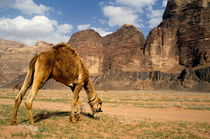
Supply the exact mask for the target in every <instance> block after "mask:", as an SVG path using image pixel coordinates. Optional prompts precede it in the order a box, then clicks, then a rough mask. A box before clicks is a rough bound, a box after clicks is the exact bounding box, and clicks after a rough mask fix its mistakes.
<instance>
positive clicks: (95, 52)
mask: <svg viewBox="0 0 210 139" xmlns="http://www.w3.org/2000/svg"><path fill="white" fill-rule="evenodd" d="M69 43H70V44H71V45H72V46H73V47H74V48H75V49H76V52H77V53H78V55H79V56H80V57H82V58H83V59H84V62H85V63H86V65H87V67H88V68H89V71H90V73H91V74H92V75H98V74H101V71H102V61H103V51H102V44H101V36H100V35H99V34H98V33H97V32H95V31H94V30H92V29H89V30H84V31H80V32H77V33H75V34H73V35H72V37H71V39H70V40H69Z"/></svg>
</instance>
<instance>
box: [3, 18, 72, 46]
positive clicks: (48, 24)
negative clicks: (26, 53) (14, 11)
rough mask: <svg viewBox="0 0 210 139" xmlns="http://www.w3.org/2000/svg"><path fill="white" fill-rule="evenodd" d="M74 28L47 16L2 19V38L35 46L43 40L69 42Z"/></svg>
mask: <svg viewBox="0 0 210 139" xmlns="http://www.w3.org/2000/svg"><path fill="white" fill-rule="evenodd" d="M72 28H73V26H72V25H69V24H58V22H57V21H55V20H50V19H49V18H48V17H46V16H35V17H33V18H32V19H26V18H24V17H22V16H18V17H16V18H13V19H11V18H0V37H3V38H5V39H9V40H15V41H19V42H23V43H26V44H30V45H32V44H34V43H35V42H36V41H39V40H43V41H48V42H51V43H58V42H60V41H67V40H68V39H69V36H68V34H67V33H69V32H71V29H72Z"/></svg>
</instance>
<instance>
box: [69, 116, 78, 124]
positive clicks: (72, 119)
mask: <svg viewBox="0 0 210 139" xmlns="http://www.w3.org/2000/svg"><path fill="white" fill-rule="evenodd" d="M69 120H70V122H71V123H73V124H76V123H77V121H76V120H75V117H72V116H70V117H69Z"/></svg>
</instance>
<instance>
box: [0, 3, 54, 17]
mask: <svg viewBox="0 0 210 139" xmlns="http://www.w3.org/2000/svg"><path fill="white" fill-rule="evenodd" d="M2 7H8V8H12V9H16V10H20V11H21V12H22V13H24V14H28V15H33V14H39V15H43V14H46V13H47V12H49V11H50V7H47V6H45V5H42V4H39V5H37V4H36V3H35V2H34V1H33V0H1V2H0V8H2Z"/></svg>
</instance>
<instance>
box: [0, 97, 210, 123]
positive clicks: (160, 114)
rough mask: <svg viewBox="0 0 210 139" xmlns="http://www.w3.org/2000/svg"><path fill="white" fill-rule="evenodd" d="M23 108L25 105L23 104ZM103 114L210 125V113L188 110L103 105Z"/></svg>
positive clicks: (38, 105) (61, 107) (51, 106)
mask: <svg viewBox="0 0 210 139" xmlns="http://www.w3.org/2000/svg"><path fill="white" fill-rule="evenodd" d="M0 104H8V105H13V104H14V100H13V99H0ZM21 105H22V106H23V103H22V104H21ZM82 107H83V111H84V112H90V108H89V106H88V104H82ZM33 108H35V109H43V110H44V109H47V110H56V111H70V103H69V104H66V103H60V102H43V101H34V104H33ZM103 113H104V114H109V115H115V116H120V117H123V118H128V119H130V120H144V119H150V120H155V121H190V122H208V123H210V118H209V117H210V111H207V110H202V111H201V110H186V109H180V108H138V107H134V106H129V105H118V106H114V107H113V106H112V104H103Z"/></svg>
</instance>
